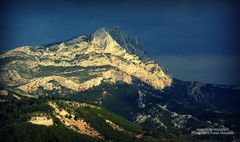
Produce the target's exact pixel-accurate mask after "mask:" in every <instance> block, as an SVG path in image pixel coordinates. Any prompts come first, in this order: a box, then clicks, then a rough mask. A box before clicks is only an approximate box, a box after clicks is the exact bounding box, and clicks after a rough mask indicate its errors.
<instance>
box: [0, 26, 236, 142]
mask: <svg viewBox="0 0 240 142" xmlns="http://www.w3.org/2000/svg"><path fill="white" fill-rule="evenodd" d="M141 48H142V43H141V42H140V41H138V40H137V39H134V38H130V37H128V36H127V35H125V34H124V33H123V32H121V31H119V29H118V28H113V29H108V28H101V29H99V30H97V31H96V32H94V33H92V34H89V35H83V36H79V37H77V38H73V39H72V40H67V41H64V42H59V43H54V44H48V45H42V46H23V47H19V48H16V49H13V50H10V51H8V52H5V53H2V54H1V55H0V60H1V62H0V79H1V82H0V93H1V95H0V96H1V97H2V98H6V94H10V95H9V96H11V97H13V98H15V100H17V102H18V101H19V100H20V99H21V98H22V97H30V98H41V97H44V98H45V97H46V98H47V99H48V97H50V98H55V97H57V98H58V99H60V100H61V99H66V98H67V99H69V100H72V101H73V100H74V101H88V102H92V103H95V104H98V105H100V106H102V107H103V108H105V109H107V110H108V111H110V112H113V113H115V114H117V115H120V116H121V117H123V118H125V119H127V120H129V121H131V122H132V123H134V124H136V125H138V126H141V127H143V130H144V131H145V132H146V133H148V135H150V136H154V137H156V138H157V139H161V138H162V135H161V134H167V136H166V137H165V135H164V138H163V139H165V140H166V139H168V138H167V137H169V135H171V136H173V137H175V136H176V137H178V138H180V137H181V136H183V137H184V138H185V136H187V138H189V137H190V138H194V140H195V139H196V140H198V139H202V137H199V136H197V135H192V134H191V131H195V130H196V129H197V128H202V127H207V128H208V127H211V128H229V130H233V131H234V132H235V134H234V135H230V136H225V135H223V136H219V137H221V138H222V139H223V140H227V141H228V140H229V141H230V140H236V138H239V136H240V135H239V128H240V124H239V121H238V117H237V116H238V114H239V112H240V109H239V108H240V105H239V101H240V97H239V94H240V89H237V88H232V87H231V86H224V87H223V86H216V85H213V84H205V83H199V82H195V81H193V82H188V81H181V80H178V79H176V78H174V77H172V75H171V74H170V73H169V72H168V71H166V70H165V69H164V68H163V67H162V66H161V65H159V64H157V63H156V62H155V61H154V60H152V59H151V58H150V57H149V56H147V55H146V54H145V53H144V51H142V50H141ZM6 92H7V93H6ZM19 98H20V99H19ZM3 100H5V99H3ZM36 100H37V99H36ZM44 101H47V100H44ZM3 102H5V101H3ZM65 107H66V106H65ZM65 107H63V109H66V108H65ZM66 110H67V109H66ZM4 111H5V110H4ZM86 113H89V112H88V111H87V112H86ZM12 115H14V114H12ZM57 116H59V115H57ZM59 117H60V118H61V119H63V120H64V119H65V118H63V117H62V116H59ZM39 119H40V120H43V121H46V118H45V117H44V118H42V117H41V118H39ZM47 122H49V121H47ZM71 122H72V124H73V123H74V124H76V123H77V122H76V121H71ZM81 123H82V121H81ZM106 123H109V125H110V124H111V125H112V126H115V125H114V124H112V123H111V122H110V121H108V122H106ZM84 124H85V123H84ZM206 137H207V138H210V139H213V140H216V139H217V140H219V137H214V136H213V137H211V136H206ZM161 140H162V139H161ZM194 140H193V141H194ZM184 141H186V140H184Z"/></svg>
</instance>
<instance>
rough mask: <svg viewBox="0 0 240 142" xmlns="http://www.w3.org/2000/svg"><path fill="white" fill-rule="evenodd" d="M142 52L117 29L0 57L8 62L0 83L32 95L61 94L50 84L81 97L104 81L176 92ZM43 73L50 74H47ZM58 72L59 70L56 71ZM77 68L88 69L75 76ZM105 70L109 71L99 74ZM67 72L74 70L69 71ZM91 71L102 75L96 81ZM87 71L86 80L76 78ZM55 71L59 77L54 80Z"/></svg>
mask: <svg viewBox="0 0 240 142" xmlns="http://www.w3.org/2000/svg"><path fill="white" fill-rule="evenodd" d="M138 46H139V47H138ZM141 46H142V44H141V43H140V41H139V40H137V39H136V38H130V37H127V36H126V35H125V34H124V33H123V32H121V31H120V30H119V29H116V28H113V29H106V28H102V29H99V30H97V31H96V32H95V33H93V34H92V36H80V37H77V38H74V39H73V40H69V41H66V42H62V43H59V44H54V45H49V46H34V47H30V46H23V47H19V48H16V49H14V50H11V51H9V52H6V53H3V54H1V55H0V58H1V60H6V62H4V63H2V64H1V66H2V67H1V70H0V71H1V74H0V79H1V80H2V84H6V85H9V86H17V87H18V88H19V89H21V90H23V91H27V92H33V91H35V90H37V89H38V88H39V87H40V86H41V87H43V88H44V89H45V90H52V89H53V88H56V86H54V84H53V83H52V82H51V81H56V82H58V83H59V84H60V85H61V86H63V87H65V88H67V89H71V90H73V91H75V92H80V91H85V90H88V89H90V88H92V87H95V86H98V85H100V84H101V82H102V81H106V82H107V81H108V82H110V83H116V82H118V81H121V82H124V83H126V84H131V83H132V79H133V77H134V78H137V79H139V80H141V81H143V82H145V83H147V84H149V85H150V86H152V87H153V88H155V89H164V88H165V87H167V86H171V84H172V78H171V76H170V75H169V74H168V73H166V72H165V71H164V69H163V68H162V67H161V66H159V65H158V64H156V63H155V62H154V61H153V60H151V59H150V58H149V57H148V56H147V55H145V54H144V52H143V51H142V50H141V49H140V48H142V47H141ZM9 61H10V62H9ZM44 67H45V68H47V69H46V70H42V69H41V68H44ZM57 67H58V68H59V70H56V69H55V68H57ZM76 67H79V68H84V69H82V70H76V69H75V68H76ZM103 67H105V68H104V70H97V68H103ZM64 68H71V69H72V70H71V71H65V70H63V69H64ZM88 68H95V69H96V71H95V73H96V72H97V73H96V74H95V75H93V74H92V72H93V70H91V71H89V70H87V69H88ZM53 69H55V70H53ZM60 69H61V70H60ZM84 70H85V74H84V77H85V78H87V79H82V78H84V77H82V76H81V75H79V76H78V75H77V74H78V73H79V74H81V73H82V72H84ZM51 71H54V72H56V73H55V74H53V75H50V74H51ZM66 74H67V75H66ZM86 76H88V77H86ZM73 78H75V79H73Z"/></svg>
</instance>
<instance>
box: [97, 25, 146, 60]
mask: <svg viewBox="0 0 240 142" xmlns="http://www.w3.org/2000/svg"><path fill="white" fill-rule="evenodd" d="M92 39H93V42H95V43H96V42H97V45H99V46H100V47H106V45H107V44H114V43H112V42H113V40H114V41H115V42H117V44H119V45H120V47H121V48H124V49H125V50H126V51H127V52H129V53H133V54H136V55H138V56H139V57H140V58H142V59H144V60H150V58H149V57H148V55H147V54H146V53H145V52H144V51H143V44H142V42H141V41H140V40H139V39H138V38H136V37H128V36H127V35H126V34H125V33H124V32H122V31H121V29H120V28H119V27H114V28H100V29H98V30H96V31H95V32H94V33H93V34H92Z"/></svg>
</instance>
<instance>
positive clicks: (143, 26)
mask: <svg viewBox="0 0 240 142" xmlns="http://www.w3.org/2000/svg"><path fill="white" fill-rule="evenodd" d="M0 11H1V25H0V30H1V33H0V42H1V51H3V50H9V49H13V48H15V47H17V46H22V45H39V44H46V43H53V42H58V41H64V40H66V39H69V38H71V37H74V36H78V35H82V34H85V33H90V32H93V31H94V30H96V29H98V28H100V27H114V26H118V27H120V28H121V29H122V30H123V31H124V32H125V33H126V34H127V35H131V36H138V37H140V39H142V40H143V44H144V49H145V50H146V51H147V53H148V54H150V55H152V56H163V55H164V56H170V57H172V56H179V57H185V56H199V55H201V56H202V57H203V58H204V57H205V55H218V56H220V55H221V56H223V57H225V56H226V55H227V56H234V57H236V56H238V55H239V41H240V40H239V25H240V22H239V17H240V15H239V4H238V3H237V2H235V1H229V0H222V1H214V0H212V1H209V0H201V1H200V0H199V1H195V0H194V1H193V0H173V1H172V0H171V1H163V0H151V1H150V0H148V1H147V0H131V1H129V0H119V1H114V0H21V1H13V0H8V1H5V2H2V4H1V9H0ZM209 59H211V58H209ZM180 61H182V62H181V64H184V61H186V60H184V59H182V60H179V62H180ZM205 61H206V60H205ZM169 64H170V63H169ZM212 64H214V63H213V62H212ZM222 66H224V64H223V65H222ZM236 66H238V65H236ZM202 67H203V68H206V67H205V66H202ZM236 68H237V67H235V68H234V69H233V68H232V69H230V70H236ZM209 71H210V68H209ZM173 72H174V69H173ZM184 78H185V77H184ZM186 78H187V77H186ZM197 79H198V78H197ZM204 79H205V80H211V78H210V79H208V78H206V77H205V78H204V77H203V80H204ZM214 79H215V78H214Z"/></svg>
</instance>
